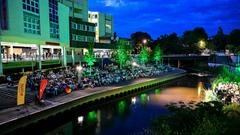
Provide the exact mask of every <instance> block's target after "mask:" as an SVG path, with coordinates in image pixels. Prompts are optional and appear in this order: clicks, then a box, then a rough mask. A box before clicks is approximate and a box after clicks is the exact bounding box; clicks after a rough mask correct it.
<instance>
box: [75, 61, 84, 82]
mask: <svg viewBox="0 0 240 135" xmlns="http://www.w3.org/2000/svg"><path fill="white" fill-rule="evenodd" d="M76 70H77V72H78V82H79V83H80V81H81V72H82V70H83V67H82V66H81V65H79V66H77V67H76Z"/></svg>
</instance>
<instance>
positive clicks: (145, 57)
mask: <svg viewBox="0 0 240 135" xmlns="http://www.w3.org/2000/svg"><path fill="white" fill-rule="evenodd" d="M148 60H149V52H148V49H147V47H146V46H144V47H142V49H141V52H140V54H139V61H140V62H141V63H142V64H144V65H145V64H146V63H147V62H148Z"/></svg>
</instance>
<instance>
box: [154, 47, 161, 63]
mask: <svg viewBox="0 0 240 135" xmlns="http://www.w3.org/2000/svg"><path fill="white" fill-rule="evenodd" d="M162 55H163V52H162V50H161V48H160V46H159V45H157V46H156V47H155V48H154V50H153V60H154V61H155V62H156V63H158V62H160V61H161V59H162Z"/></svg>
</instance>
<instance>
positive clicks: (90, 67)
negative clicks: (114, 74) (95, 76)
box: [90, 66, 92, 76]
mask: <svg viewBox="0 0 240 135" xmlns="http://www.w3.org/2000/svg"><path fill="white" fill-rule="evenodd" d="M90 76H92V66H90Z"/></svg>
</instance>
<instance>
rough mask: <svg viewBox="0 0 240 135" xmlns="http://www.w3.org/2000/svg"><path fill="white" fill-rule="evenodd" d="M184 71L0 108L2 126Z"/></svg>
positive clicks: (181, 71)
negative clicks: (40, 102)
mask: <svg viewBox="0 0 240 135" xmlns="http://www.w3.org/2000/svg"><path fill="white" fill-rule="evenodd" d="M182 73H185V71H183V70H180V69H177V70H175V71H171V72H165V73H162V75H161V76H159V77H153V78H141V79H135V80H130V81H124V82H121V83H119V84H116V85H111V86H105V87H95V88H86V89H84V90H79V91H73V92H72V93H71V94H68V95H60V96H56V97H53V98H50V99H47V100H45V105H44V106H39V105H35V103H34V102H31V103H29V104H27V105H24V106H19V107H12V108H8V109H3V110H0V126H1V125H3V124H6V123H8V122H11V121H14V120H17V119H19V118H23V117H25V116H28V115H32V114H35V113H38V112H41V111H44V110H47V109H49V108H53V107H56V106H59V105H62V104H66V103H68V102H71V101H74V100H77V99H80V98H83V97H87V96H90V95H94V94H96V93H102V92H106V91H110V90H114V89H117V88H122V87H125V86H129V85H135V84H139V83H144V82H148V81H153V80H156V79H159V78H164V77H166V76H168V75H174V74H182Z"/></svg>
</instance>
